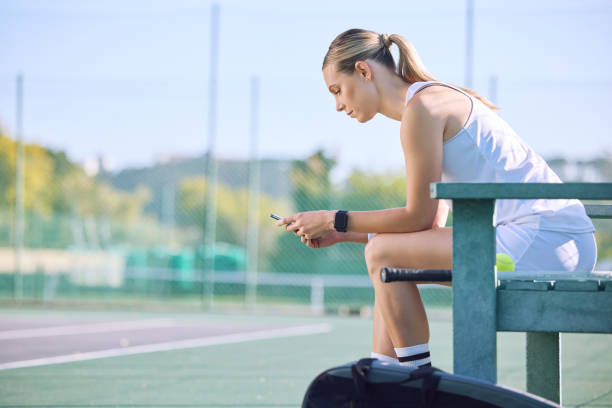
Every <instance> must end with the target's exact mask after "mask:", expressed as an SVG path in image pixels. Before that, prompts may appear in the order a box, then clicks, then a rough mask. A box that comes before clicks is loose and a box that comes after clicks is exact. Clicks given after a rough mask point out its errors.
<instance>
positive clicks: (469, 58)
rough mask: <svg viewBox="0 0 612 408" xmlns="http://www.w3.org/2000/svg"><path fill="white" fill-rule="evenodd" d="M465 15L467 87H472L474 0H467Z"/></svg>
mask: <svg viewBox="0 0 612 408" xmlns="http://www.w3.org/2000/svg"><path fill="white" fill-rule="evenodd" d="M466 6H467V10H466V15H465V27H466V32H465V34H466V35H465V42H466V44H465V87H466V88H469V89H471V88H472V86H473V85H472V84H473V79H474V0H467V4H466Z"/></svg>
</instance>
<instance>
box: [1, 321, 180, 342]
mask: <svg viewBox="0 0 612 408" xmlns="http://www.w3.org/2000/svg"><path fill="white" fill-rule="evenodd" d="M174 325H175V321H174V320H173V319H151V320H133V321H123V322H121V321H120V322H104V323H91V324H75V325H71V326H56V327H39V328H36V329H22V330H7V331H0V340H11V339H29V338H34V337H52V336H68V335H72V334H90V333H106V332H113V331H123V330H140V329H154V328H162V327H171V326H174Z"/></svg>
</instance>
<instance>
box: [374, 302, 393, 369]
mask: <svg viewBox="0 0 612 408" xmlns="http://www.w3.org/2000/svg"><path fill="white" fill-rule="evenodd" d="M373 323H374V327H373V330H372V353H371V355H370V356H371V357H373V358H377V359H379V360H381V361H387V362H393V363H398V360H397V358H396V355H395V350H394V349H393V343H391V339H390V338H389V334H387V328H386V327H385V321H384V320H383V317H382V313H381V310H380V305H379V302H378V301H377V300H374V322H373Z"/></svg>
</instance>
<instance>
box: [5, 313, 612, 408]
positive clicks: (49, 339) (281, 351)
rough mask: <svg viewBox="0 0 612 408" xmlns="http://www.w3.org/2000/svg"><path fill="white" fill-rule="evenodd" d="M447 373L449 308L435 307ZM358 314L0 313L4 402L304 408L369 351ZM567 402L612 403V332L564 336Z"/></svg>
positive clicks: (520, 362)
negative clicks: (323, 382)
mask: <svg viewBox="0 0 612 408" xmlns="http://www.w3.org/2000/svg"><path fill="white" fill-rule="evenodd" d="M428 313H429V315H430V326H431V333H432V339H431V343H430V348H431V350H432V357H433V363H434V365H435V366H437V367H439V368H441V369H443V370H446V371H451V370H452V336H451V334H452V333H451V330H452V325H451V315H450V311H449V310H448V309H444V308H441V309H435V308H434V309H432V310H429V311H428ZM371 324H372V323H371V320H370V319H365V318H359V317H338V316H324V317H314V316H304V315H301V316H292V315H278V316H276V315H262V314H237V313H233V314H229V313H212V312H208V313H204V312H202V313H172V314H171V313H145V312H109V311H71V310H65V309H63V310H59V309H57V310H55V309H54V310H44V309H42V308H11V307H8V308H3V309H0V407H211V408H212V407H299V406H300V404H301V400H302V397H303V394H304V392H305V390H306V388H307V386H308V384H309V383H310V381H311V380H312V379H313V378H314V377H315V376H316V375H317V374H318V373H319V372H321V371H323V370H324V369H326V368H329V367H331V366H334V365H339V364H343V363H346V362H348V361H352V360H356V359H359V358H361V357H364V356H367V355H368V354H369V347H370V330H371ZM498 339H499V344H498V349H499V361H500V364H499V367H498V377H499V382H500V383H501V384H504V385H507V386H510V387H513V388H517V389H525V374H524V369H525V367H524V359H525V353H524V346H525V337H524V335H523V334H515V333H504V334H500V335H499V337H498ZM562 341H563V398H564V405H566V406H580V407H583V406H584V407H607V406H612V338H610V337H609V336H605V335H577V334H571V335H563V339H562Z"/></svg>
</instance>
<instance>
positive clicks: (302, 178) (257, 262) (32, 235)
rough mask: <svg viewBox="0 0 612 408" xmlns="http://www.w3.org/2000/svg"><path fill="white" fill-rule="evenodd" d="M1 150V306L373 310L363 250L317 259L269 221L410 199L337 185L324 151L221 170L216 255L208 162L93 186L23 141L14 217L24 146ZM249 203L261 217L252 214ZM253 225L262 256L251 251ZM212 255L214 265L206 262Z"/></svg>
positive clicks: (60, 158)
mask: <svg viewBox="0 0 612 408" xmlns="http://www.w3.org/2000/svg"><path fill="white" fill-rule="evenodd" d="M2 143H3V144H2V151H1V152H0V154H2V155H3V156H1V157H2V160H0V164H2V165H3V166H5V168H6V169H7V172H6V173H5V176H7V177H4V179H5V180H4V181H3V184H2V185H1V186H0V187H1V188H2V191H1V193H2V198H3V202H2V206H1V207H0V215H1V217H0V294H1V296H2V297H4V298H5V299H12V298H16V299H20V300H24V299H25V300H27V299H29V300H40V301H46V302H52V301H60V300H72V301H82V302H91V301H105V302H109V301H117V302H126V303H139V302H151V301H172V302H177V303H185V304H202V306H204V307H206V306H210V305H214V306H215V307H222V306H223V305H228V306H229V305H244V306H250V307H257V306H263V305H287V306H292V305H293V306H302V307H305V308H310V309H311V310H312V311H313V312H316V313H321V312H323V311H326V310H327V311H329V310H334V311H337V310H342V311H345V312H355V311H360V310H362V309H364V310H365V309H367V308H368V307H370V306H371V305H372V303H373V289H372V287H371V283H370V281H369V278H368V273H367V269H366V266H365V262H364V257H363V250H364V246H363V245H362V244H355V243H342V244H337V245H335V246H332V247H329V248H324V249H318V250H313V249H309V248H307V247H306V246H305V245H304V244H302V243H301V242H300V240H299V238H298V237H296V236H295V235H293V234H291V233H287V232H286V231H284V230H283V229H282V228H278V227H276V226H275V225H274V220H273V219H271V218H270V217H269V214H270V212H275V213H278V214H280V215H289V214H293V213H295V212H299V211H308V210H318V209H331V208H347V209H352V210H367V209H381V208H391V207H398V206H401V205H403V202H404V200H405V195H404V194H405V193H404V181H403V176H402V175H400V174H389V175H374V176H371V175H366V174H362V173H359V172H355V173H353V175H352V176H351V177H350V178H349V179H348V180H347V181H346V183H343V184H342V185H334V184H333V183H332V182H331V181H330V172H331V170H332V169H333V167H334V165H335V162H334V160H333V159H332V158H330V157H327V156H326V155H325V154H324V153H323V152H317V153H315V154H313V155H311V156H310V157H307V158H305V159H304V160H259V161H257V162H256V163H249V162H248V161H239V160H223V159H219V160H218V183H217V190H216V205H217V210H216V212H217V218H216V231H217V232H216V240H215V245H214V253H213V252H211V251H210V250H209V248H207V243H206V242H205V238H204V237H205V231H206V228H207V227H208V226H207V225H206V220H207V217H206V212H207V211H208V210H209V209H208V208H207V200H206V194H211V192H210V189H209V188H207V184H209V183H207V178H206V174H205V169H206V164H207V160H208V157H207V156H203V157H199V158H194V159H189V160H183V161H177V162H172V163H167V164H160V165H156V166H152V167H150V168H144V169H138V170H124V171H120V172H118V173H105V172H102V173H99V174H98V175H96V176H88V175H87V174H86V173H85V171H84V170H83V169H82V168H81V167H80V166H78V165H76V164H74V163H72V162H70V161H69V160H68V159H67V158H66V157H65V156H64V155H63V154H61V153H57V152H53V151H50V150H46V149H44V148H42V147H40V146H37V145H31V144H26V145H25V146H24V152H25V153H24V155H23V157H24V162H25V166H24V174H23V175H22V176H23V177H24V187H25V188H24V193H23V199H22V200H21V201H20V202H21V203H23V204H22V205H23V208H21V209H19V208H16V204H15V203H16V202H17V201H19V200H16V189H15V185H16V182H15V180H17V179H18V177H17V175H16V169H17V168H18V166H17V163H16V161H15V160H11V158H16V157H17V156H16V155H14V154H12V153H11V152H12V151H15V150H16V149H17V143H16V142H15V141H14V140H12V139H10V138H8V137H6V136H2ZM255 166H256V167H257V171H258V172H259V173H260V174H261V178H260V180H271V179H274V183H265V182H262V183H260V184H259V185H257V186H253V185H252V184H251V185H250V184H249V171H252V169H254V168H256V167H255ZM253 195H254V196H255V197H256V198H257V199H256V200H253V197H254V196H253ZM253 203H255V205H256V206H257V208H249V204H251V206H252V205H253ZM19 214H23V215H22V217H23V223H22V225H23V241H22V243H20V242H18V240H17V237H18V236H19V235H20V232H19V231H18V228H19V226H18V223H17V221H16V220H17V219H18V217H19V216H20V215H19ZM252 222H254V223H255V224H256V226H257V234H256V235H255V237H256V238H255V239H256V242H255V243H251V245H253V246H254V248H256V251H255V252H254V253H251V254H249V253H248V252H249V251H248V248H247V247H248V246H249V243H248V239H249V237H248V234H247V233H248V231H247V230H248V228H247V226H248V225H249V223H252ZM208 256H213V257H214V258H213V259H214V262H208V263H207V257H208ZM208 260H210V259H208ZM207 265H214V268H210V267H207ZM423 295H424V299H425V300H426V302H428V303H431V304H439V305H448V304H449V303H450V291H449V290H448V289H446V288H423Z"/></svg>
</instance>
